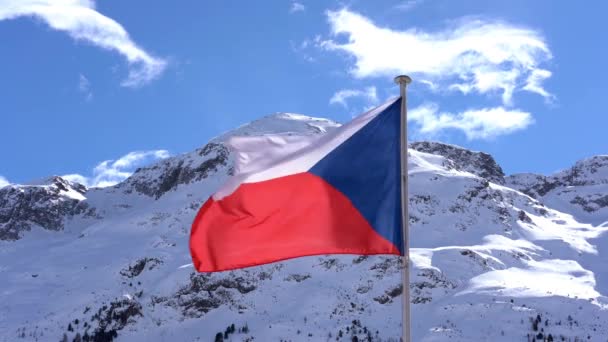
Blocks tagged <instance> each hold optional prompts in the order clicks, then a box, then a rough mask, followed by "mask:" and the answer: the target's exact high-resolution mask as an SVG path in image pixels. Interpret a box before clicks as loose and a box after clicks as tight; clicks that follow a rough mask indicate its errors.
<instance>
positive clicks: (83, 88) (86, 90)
mask: <svg viewBox="0 0 608 342" xmlns="http://www.w3.org/2000/svg"><path fill="white" fill-rule="evenodd" d="M78 91H80V92H81V93H83V94H84V96H85V99H86V100H87V101H91V100H92V99H93V92H92V91H91V82H89V79H88V78H87V77H86V76H85V75H83V74H80V75H79V77H78Z"/></svg>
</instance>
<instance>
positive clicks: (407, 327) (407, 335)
mask: <svg viewBox="0 0 608 342" xmlns="http://www.w3.org/2000/svg"><path fill="white" fill-rule="evenodd" d="M411 82H412V79H411V78H410V77H409V76H406V75H400V76H397V77H395V83H397V84H399V88H400V91H401V125H400V127H401V149H400V153H401V158H400V160H401V224H402V226H403V234H401V236H402V237H403V269H402V271H401V274H402V277H403V296H401V298H402V303H403V315H402V322H401V326H402V328H403V331H402V334H403V338H402V341H403V342H411V316H410V313H411V311H410V237H409V234H410V227H409V222H410V220H409V213H408V204H409V196H408V188H407V183H408V171H407V154H408V153H407V96H406V92H405V91H406V88H407V85H408V84H410V83H411Z"/></svg>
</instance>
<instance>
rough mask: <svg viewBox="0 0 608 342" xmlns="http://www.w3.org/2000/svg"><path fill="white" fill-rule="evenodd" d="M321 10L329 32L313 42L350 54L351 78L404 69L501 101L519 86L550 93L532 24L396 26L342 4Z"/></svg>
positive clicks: (544, 54)
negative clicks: (437, 28) (377, 21)
mask: <svg viewBox="0 0 608 342" xmlns="http://www.w3.org/2000/svg"><path fill="white" fill-rule="evenodd" d="M327 16H328V20H329V23H330V26H331V33H332V35H333V36H334V37H335V38H334V39H329V40H324V41H321V42H320V43H319V44H318V46H320V47H322V48H323V49H326V50H328V51H341V52H345V53H346V54H347V55H349V56H352V57H354V66H353V68H352V70H351V73H352V74H353V75H354V76H355V77H357V78H366V77H392V76H395V75H398V74H402V73H408V74H410V75H411V76H413V77H414V78H415V79H416V78H420V79H424V80H426V81H428V82H430V84H433V85H436V86H437V87H438V88H437V90H440V91H450V90H457V91H460V92H463V93H469V92H471V91H475V92H477V93H480V94H493V93H498V94H500V95H501V97H502V101H503V104H504V105H512V97H513V93H514V92H516V91H520V90H521V91H529V92H533V93H536V94H539V95H541V96H543V97H545V98H547V97H550V96H552V95H550V94H549V93H548V92H547V91H546V90H545V89H544V88H543V87H542V84H541V83H542V81H543V80H544V79H546V78H548V77H549V76H550V75H551V73H550V72H548V71H547V70H544V69H543V68H541V65H542V64H543V63H545V62H547V61H548V60H550V59H551V58H552V56H551V51H550V50H549V48H548V46H547V44H546V43H545V40H544V38H543V37H542V35H541V34H540V33H539V32H537V31H535V30H532V29H529V28H525V27H517V26H514V25H510V24H508V23H504V22H498V21H486V20H480V19H472V18H467V20H464V19H463V20H460V21H458V22H453V23H452V24H450V25H447V26H446V27H445V29H443V30H441V31H436V32H425V31H423V30H420V29H416V28H411V29H408V30H405V31H397V30H392V29H389V28H385V27H379V26H377V25H376V24H375V23H373V22H372V21H371V20H370V19H368V18H366V17H364V16H362V15H360V14H358V13H355V12H351V11H349V10H348V9H342V10H339V11H335V12H334V11H328V12H327ZM342 36H345V37H346V40H345V41H344V40H343V39H342Z"/></svg>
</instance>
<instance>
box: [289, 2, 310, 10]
mask: <svg viewBox="0 0 608 342" xmlns="http://www.w3.org/2000/svg"><path fill="white" fill-rule="evenodd" d="M305 10H306V6H304V5H303V4H301V3H299V2H297V1H294V2H292V3H291V7H290V8H289V13H296V12H304V11H305Z"/></svg>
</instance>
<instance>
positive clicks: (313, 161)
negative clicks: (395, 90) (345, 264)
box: [190, 98, 403, 272]
mask: <svg viewBox="0 0 608 342" xmlns="http://www.w3.org/2000/svg"><path fill="white" fill-rule="evenodd" d="M400 106H401V98H397V99H394V100H391V101H388V102H387V103H385V104H383V105H381V106H379V107H377V108H375V109H372V110H370V111H368V112H366V113H364V114H361V115H359V116H358V117H356V118H355V119H353V120H352V121H351V122H349V123H347V124H344V125H343V126H341V127H339V128H336V129H334V130H332V131H330V132H328V133H325V134H322V135H314V136H301V135H290V134H276V135H263V136H248V137H232V138H230V139H229V140H228V142H227V145H228V146H229V147H230V148H231V149H232V151H233V155H234V158H235V161H234V163H235V166H234V175H233V176H232V177H231V178H230V179H229V180H228V181H227V183H226V184H224V185H223V186H222V187H221V188H220V189H219V191H217V192H216V193H215V194H214V195H213V196H211V197H210V198H209V199H208V200H207V201H206V202H205V203H204V204H203V206H202V208H201V209H200V210H199V212H198V214H197V216H196V218H195V219H194V222H193V224H192V230H191V235H190V252H191V255H192V260H193V263H194V266H195V268H196V269H197V270H198V271H200V272H215V271H223V270H231V269H238V268H243V267H249V266H255V265H261V264H266V263H271V262H276V261H280V260H285V259H290V258H295V257H302V256H310V255H321V254H359V255H372V254H396V255H403V243H402V235H401V234H402V227H401V225H402V223H401V188H400V184H401V183H400V181H401V180H400V174H401V172H400V163H401V160H400V158H401V157H402V156H403V154H402V153H401V151H400Z"/></svg>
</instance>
